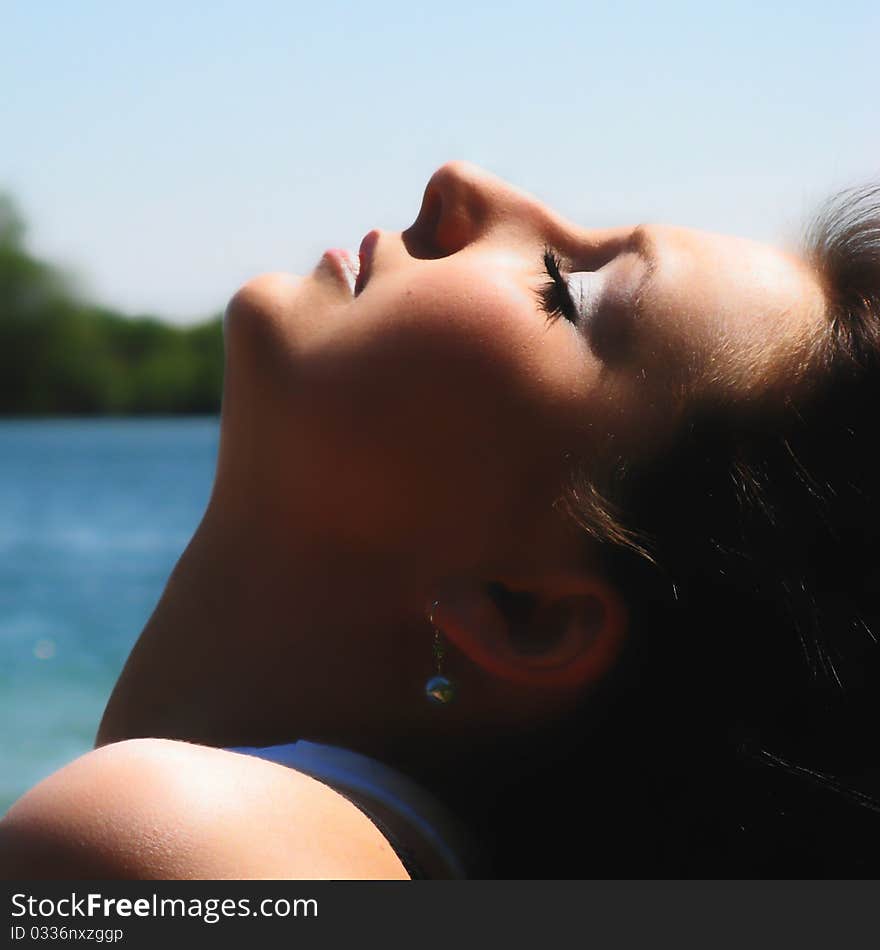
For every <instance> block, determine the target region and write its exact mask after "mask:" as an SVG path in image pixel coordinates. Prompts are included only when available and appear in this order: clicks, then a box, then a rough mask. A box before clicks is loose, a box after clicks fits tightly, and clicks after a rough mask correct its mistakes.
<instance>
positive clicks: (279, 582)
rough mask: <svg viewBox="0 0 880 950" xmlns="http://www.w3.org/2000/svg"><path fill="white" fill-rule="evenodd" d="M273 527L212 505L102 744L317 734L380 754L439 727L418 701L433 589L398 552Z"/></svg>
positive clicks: (123, 680) (259, 740) (255, 740)
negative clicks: (427, 593)
mask: <svg viewBox="0 0 880 950" xmlns="http://www.w3.org/2000/svg"><path fill="white" fill-rule="evenodd" d="M278 534H279V532H277V531H276V532H271V531H265V530H260V531H256V530H254V527H253V525H252V524H251V525H248V524H247V523H246V522H245V521H240V522H238V524H236V523H235V520H234V519H231V518H229V517H228V513H224V518H223V519H222V520H221V519H219V518H217V517H215V516H214V515H213V513H212V512H211V511H210V510H209V512H208V514H207V515H206V516H205V519H204V521H203V522H202V524H201V525H200V527H199V529H198V531H197V532H196V534H195V536H194V538H193V539H192V541H191V543H190V545H189V547H188V548H187V550H186V552H185V553H184V555H183V556H182V558H181V559H180V562H179V563H178V565H177V566H176V568H175V570H174V572H173V573H172V575H171V578H170V580H169V582H168V585H167V587H166V589H165V592H164V594H163V596H162V598H161V600H160V602H159V604H158V606H157V608H156V610H155V612H154V613H153V615H152V617H151V618H150V620H149V622H148V623H147V626H146V628H145V629H144V631H143V633H142V634H141V636H140V638H139V640H138V642H137V644H136V645H135V648H134V650H133V651H132V653H131V656H130V657H129V659H128V662H127V663H126V666H125V668H124V670H123V673H122V675H121V677H120V679H119V681H118V683H117V685H116V688H115V689H114V692H113V695H112V696H111V699H110V702H109V704H108V706H107V710H106V712H105V715H104V719H103V721H102V723H101V728H100V731H99V733H98V743H99V744H104V743H107V742H113V741H118V740H120V739H125V738H132V737H136V736H159V737H166V738H175V739H184V740H188V741H193V742H200V743H203V744H208V745H215V746H224V745H236V744H270V743H273V742H283V741H291V740H293V739H297V738H309V739H313V740H316V741H327V742H334V743H337V744H343V745H348V746H349V747H352V748H356V749H358V750H359V751H364V752H366V753H367V754H381V753H382V752H383V751H387V750H388V749H389V748H390V747H391V746H392V745H395V746H398V747H399V745H400V741H401V740H402V738H403V734H404V732H405V733H406V734H407V735H412V734H413V732H415V733H416V735H418V733H419V732H420V731H422V732H424V730H429V729H430V728H431V727H432V725H433V727H435V728H436V724H437V723H438V719H437V715H436V713H437V712H438V710H432V709H430V708H429V706H428V704H427V702H425V701H424V700H423V698H422V697H421V695H420V693H421V688H422V684H423V683H424V681H425V679H427V677H428V676H429V675H430V674H431V663H432V656H431V631H430V627H429V626H428V624H427V622H426V620H425V617H424V612H423V611H424V595H423V593H422V591H421V590H420V585H419V583H418V579H417V578H416V577H415V576H413V574H412V572H411V571H410V570H409V569H408V568H407V567H406V566H405V563H404V561H403V559H399V560H397V559H392V558H382V557H378V556H372V557H364V556H359V557H357V558H352V557H349V556H347V555H345V554H344V553H340V552H339V550H338V549H337V550H328V549H327V548H326V547H322V546H321V545H320V544H318V543H316V541H315V540H314V539H305V538H300V539H298V541H291V540H290V539H289V538H286V537H285V538H283V539H282V538H279V537H278ZM423 707H424V708H423ZM428 714H433V715H428ZM404 727H405V729H404ZM386 757H387V756H386Z"/></svg>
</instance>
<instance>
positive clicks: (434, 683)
mask: <svg viewBox="0 0 880 950" xmlns="http://www.w3.org/2000/svg"><path fill="white" fill-rule="evenodd" d="M438 606H439V601H436V600H435V601H434V603H433V604H431V611H430V613H429V614H428V623H430V624H431V627H432V628H433V630H434V644H433V652H434V662H435V663H436V664H437V672H436V674H435V675H434V676H432V677H431V678H430V679H429V680H428V682H427V683H425V696H427V697H428V700H429V701H430V702H432V703H436V704H437V705H438V706H445V705H447V704H448V703H451V702H452V700H453V699H455V684H454V683H453V682H452V681H451V680H449V679H447V678H446V677H445V676H444V675H443V660H444V658H445V656H446V650H445V649H444V647H443V636H442V634H441V633H440V630H439V629H438V627H437V625H436V624H435V623H434V611H435V610H436V609H437V607H438Z"/></svg>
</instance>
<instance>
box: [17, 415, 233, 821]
mask: <svg viewBox="0 0 880 950" xmlns="http://www.w3.org/2000/svg"><path fill="white" fill-rule="evenodd" d="M218 435H219V427H218V421H217V419H216V418H198V419H148V420H147V419H144V420H96V421H92V420H89V421H85V420H69V421H68V420H64V421H58V420H51V421H37V422H24V421H0V755H2V759H0V814H2V813H3V812H4V811H5V810H6V809H7V808H8V807H9V805H10V804H11V803H12V802H13V801H14V800H15V799H16V798H17V797H18V796H19V795H21V793H22V792H23V791H25V790H26V789H27V788H29V787H30V786H32V785H34V784H35V783H36V782H37V781H39V780H40V779H42V778H44V777H45V776H46V775H48V774H49V773H50V772H52V771H54V770H55V769H57V768H58V767H59V766H61V765H63V764H64V763H65V762H69V761H70V760H71V759H73V758H74V757H75V756H77V755H80V754H81V753H83V752H85V751H87V750H88V749H89V748H91V745H92V742H93V740H94V736H95V731H96V730H97V727H98V722H99V720H100V717H101V713H102V711H103V709H104V704H105V703H106V701H107V698H108V696H109V694H110V690H111V688H112V686H113V683H114V681H115V679H116V676H117V675H118V673H119V670H120V669H121V667H122V664H123V662H124V660H125V657H126V656H127V655H128V651H129V650H130V649H131V646H132V644H133V643H134V640H135V638H136V637H137V635H138V634H139V633H140V631H141V629H142V628H143V625H144V623H145V622H146V620H147V618H148V617H149V615H150V613H151V612H152V610H153V608H154V607H155V605H156V602H157V600H158V598H159V595H160V594H161V592H162V588H163V587H164V584H165V581H166V580H167V578H168V575H169V573H170V572H171V569H172V567H173V566H174V564H175V562H176V561H177V559H178V557H179V556H180V554H181V553H182V552H183V549H184V547H185V546H186V544H187V542H188V541H189V539H190V537H191V536H192V533H193V531H194V530H195V528H196V525H197V524H198V522H199V519H200V518H201V516H202V513H203V511H204V509H205V504H206V503H207V500H208V495H209V492H210V488H211V482H212V479H213V475H214V464H215V460H216V454H217V440H218Z"/></svg>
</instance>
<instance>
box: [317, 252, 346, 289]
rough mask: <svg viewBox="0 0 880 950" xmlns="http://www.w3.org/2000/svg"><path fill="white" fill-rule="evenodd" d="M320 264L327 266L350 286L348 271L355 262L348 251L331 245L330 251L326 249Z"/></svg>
mask: <svg viewBox="0 0 880 950" xmlns="http://www.w3.org/2000/svg"><path fill="white" fill-rule="evenodd" d="M319 266H325V267H327V268H328V269H329V270H330V271H331V272H332V273H333V274H334V275H335V276H336V277H338V278H339V280H340V281H341V282H342V283H343V284H345V286H346V287H349V282H348V273H349V269H350V268H351V267H353V266H354V264H353V261H352V257H351V254H349V253H348V251H344V250H342V249H341V248H338V247H331V248H330V250H329V251H324V253H323V255H322V256H321V263H320V264H319Z"/></svg>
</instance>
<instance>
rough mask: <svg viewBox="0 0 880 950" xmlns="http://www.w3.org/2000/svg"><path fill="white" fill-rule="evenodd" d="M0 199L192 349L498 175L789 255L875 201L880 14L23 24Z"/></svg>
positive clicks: (328, 0) (781, 7)
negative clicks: (345, 252)
mask: <svg viewBox="0 0 880 950" xmlns="http://www.w3.org/2000/svg"><path fill="white" fill-rule="evenodd" d="M0 11H2V24H3V43H2V56H0V88H2V89H3V96H2V97H0V136H2V138H0V143H2V144H0V189H3V190H7V191H9V192H10V193H11V194H12V195H13V196H14V197H15V198H16V199H17V201H18V203H19V205H20V207H21V210H22V212H23V214H24V216H25V218H26V220H27V221H28V223H29V226H30V230H29V238H28V240H29V246H30V247H31V248H32V249H33V250H34V251H35V252H37V253H39V254H41V255H43V256H46V257H49V258H51V259H53V260H55V261H58V262H59V263H61V264H63V265H64V266H65V267H67V268H68V269H70V270H71V271H72V272H73V273H74V274H76V275H77V276H78V278H79V281H80V285H81V286H82V288H83V290H84V292H85V293H87V294H88V295H89V296H90V297H92V298H93V299H96V300H99V301H100V302H102V303H105V304H108V305H110V306H114V307H119V308H121V309H123V310H125V311H127V312H129V313H132V314H136V313H145V312H151V313H155V314H157V315H160V316H162V317H164V318H166V319H171V320H175V321H180V322H190V321H192V320H195V319H199V318H202V317H204V316H207V315H209V314H211V313H214V312H217V311H219V310H220V309H222V307H223V306H224V304H225V301H226V299H227V298H228V297H229V296H230V295H231V293H232V292H233V291H234V290H235V288H236V287H237V286H238V285H239V284H241V283H242V282H243V281H244V280H245V279H247V278H248V277H249V276H251V275H253V274H255V273H258V272H261V271H266V270H292V271H295V272H302V271H305V270H308V269H311V267H313V266H314V264H315V263H316V261H317V258H318V257H319V256H320V254H321V252H322V251H323V250H324V249H325V248H327V247H331V246H342V247H355V248H356V247H357V244H358V243H359V241H360V238H361V237H362V235H363V234H364V233H365V232H366V231H368V230H369V229H371V228H373V227H381V228H394V229H399V228H403V227H406V226H407V225H408V224H409V223H410V222H411V221H412V219H413V218H414V217H415V214H416V212H417V210H418V206H419V201H420V199H421V194H422V191H423V189H424V185H425V183H426V181H427V179H428V177H429V176H430V174H431V172H432V171H433V170H434V168H436V167H437V166H438V165H439V164H441V163H442V162H443V161H444V160H446V159H449V158H466V159H469V160H471V161H474V162H477V163H479V164H482V165H484V166H485V167H487V168H488V169H490V170H491V171H494V172H495V173H497V174H500V175H502V176H504V177H506V178H508V179H510V180H511V181H513V182H514V183H516V184H517V185H519V186H520V187H523V188H526V189H528V190H529V191H532V192H534V193H535V194H537V195H538V196H540V197H541V198H543V199H545V200H546V201H548V202H549V203H551V204H552V205H554V206H555V207H556V208H558V209H559V210H560V211H562V212H563V213H565V214H567V215H568V216H570V217H571V218H573V219H575V220H577V221H579V222H581V223H583V224H587V225H589V224H595V225H605V224H619V223H636V222H639V221H664V222H667V223H676V224H684V225H689V226H693V227H700V228H707V229H711V230H719V231H728V232H731V233H738V234H743V235H746V236H751V237H756V238H759V239H764V240H770V241H776V242H781V243H785V242H786V241H787V240H788V239H789V238H791V237H792V236H793V235H796V234H797V232H798V228H799V226H800V224H801V223H802V221H803V220H804V217H805V215H806V214H807V213H808V212H809V210H810V208H811V207H813V206H814V205H815V203H816V202H817V201H818V200H819V199H821V198H822V197H823V196H824V195H825V194H827V193H828V192H830V191H831V190H833V189H835V188H838V187H841V186H843V185H846V184H852V183H856V182H859V181H863V180H865V179H868V178H874V177H878V176H880V96H878V95H877V76H876V62H877V48H878V39H880V4H877V3H876V0H871V2H868V0H864V2H838V3H835V4H829V3H827V2H823V3H818V2H812V0H805V2H800V3H794V2H788V0H783V2H778V0H773V2H763V3H758V2H751V0H743V2H740V3H737V4H724V3H721V4H718V3H710V2H708V0H706V2H703V3H693V2H668V3H662V4H660V3H647V2H643V3H630V2H616V3H588V2H578V3H558V4H539V3H538V2H532V3H528V4H527V3H521V2H518V0H508V2H503V3H483V4H480V3H468V2H458V0H455V2H447V3H439V2H433V3H417V2H415V0H413V2H410V3H400V2H386V0H378V2H359V3H354V2H349V3H343V2H339V0H325V2H320V3H315V4H303V3H296V2H290V3H281V2H270V0H249V2H247V3H244V2H235V3H232V2H228V3H224V2H213V3H196V2H183V0H176V2H160V0H153V2H150V3H136V2H88V0H78V2H69V3H67V2H60V0H59V2H50V0H20V2H12V3H10V2H8V0H7V2H2V0H0Z"/></svg>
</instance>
